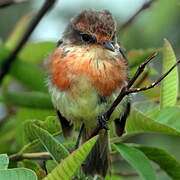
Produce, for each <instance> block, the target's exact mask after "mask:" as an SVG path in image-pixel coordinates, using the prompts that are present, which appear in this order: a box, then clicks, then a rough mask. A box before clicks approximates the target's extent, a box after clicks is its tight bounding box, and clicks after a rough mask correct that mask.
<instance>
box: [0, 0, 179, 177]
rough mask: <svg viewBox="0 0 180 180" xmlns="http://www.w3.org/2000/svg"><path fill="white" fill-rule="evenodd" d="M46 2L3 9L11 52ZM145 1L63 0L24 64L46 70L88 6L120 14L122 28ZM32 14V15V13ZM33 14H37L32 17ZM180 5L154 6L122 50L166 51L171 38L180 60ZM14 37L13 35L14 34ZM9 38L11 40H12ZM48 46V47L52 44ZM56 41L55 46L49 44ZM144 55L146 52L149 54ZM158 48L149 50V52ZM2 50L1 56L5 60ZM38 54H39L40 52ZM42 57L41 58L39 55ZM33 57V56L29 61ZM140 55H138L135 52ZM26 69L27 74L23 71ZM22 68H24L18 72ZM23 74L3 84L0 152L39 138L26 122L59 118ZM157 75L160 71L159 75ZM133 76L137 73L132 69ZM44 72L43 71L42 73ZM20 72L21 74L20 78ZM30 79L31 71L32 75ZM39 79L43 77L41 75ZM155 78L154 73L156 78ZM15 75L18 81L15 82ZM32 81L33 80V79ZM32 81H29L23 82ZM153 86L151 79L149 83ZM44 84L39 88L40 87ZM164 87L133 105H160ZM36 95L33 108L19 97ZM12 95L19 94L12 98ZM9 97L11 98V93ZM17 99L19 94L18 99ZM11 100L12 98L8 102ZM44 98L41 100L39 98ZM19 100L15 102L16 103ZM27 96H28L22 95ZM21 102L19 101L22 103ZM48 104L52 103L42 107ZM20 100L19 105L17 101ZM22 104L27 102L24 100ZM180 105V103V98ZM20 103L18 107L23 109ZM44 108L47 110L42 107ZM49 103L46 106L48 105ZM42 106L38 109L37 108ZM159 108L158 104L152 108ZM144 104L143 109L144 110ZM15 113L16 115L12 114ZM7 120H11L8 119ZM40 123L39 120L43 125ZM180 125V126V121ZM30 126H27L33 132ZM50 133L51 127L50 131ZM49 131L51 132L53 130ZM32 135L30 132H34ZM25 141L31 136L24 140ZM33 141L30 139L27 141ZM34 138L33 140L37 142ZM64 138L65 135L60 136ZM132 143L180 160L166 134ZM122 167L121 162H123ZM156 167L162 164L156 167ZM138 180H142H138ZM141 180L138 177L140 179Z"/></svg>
mask: <svg viewBox="0 0 180 180" xmlns="http://www.w3.org/2000/svg"><path fill="white" fill-rule="evenodd" d="M42 2H43V1H35V0H32V1H30V0H29V1H27V2H25V3H22V4H18V5H15V6H11V7H8V8H5V9H1V10H0V37H1V40H2V41H3V42H6V43H7V42H9V44H8V43H7V44H6V46H7V47H8V48H9V50H11V49H12V48H13V46H14V45H15V44H16V42H17V40H18V39H19V37H20V36H21V35H22V32H23V30H24V26H26V23H27V22H28V21H29V20H30V19H31V17H32V16H33V13H34V12H36V11H38V9H39V8H40V6H41V3H42ZM143 2H145V1H144V0H113V1H107V0H102V1H98V2H97V1H95V0H92V1H88V2H86V1H83V0H75V1H71V2H69V1H58V4H57V5H56V6H55V7H54V9H53V10H52V11H51V12H50V13H49V14H47V15H46V17H45V18H44V19H43V20H42V21H41V23H40V24H39V25H38V27H37V28H36V30H35V31H34V33H33V34H32V36H31V38H30V40H29V43H30V44H29V48H28V49H27V51H25V50H24V52H23V53H21V54H20V56H19V57H20V58H21V59H23V60H24V62H27V63H30V64H32V68H33V67H34V65H35V66H37V67H38V68H39V67H42V60H43V59H44V58H46V57H47V56H48V54H49V53H50V52H51V51H52V50H53V47H54V46H55V43H54V42H56V41H57V40H58V39H60V37H61V35H62V32H63V30H64V28H65V26H66V24H67V22H68V21H69V19H70V18H71V17H72V16H73V15H74V14H77V13H78V12H79V11H80V10H82V9H84V8H93V9H97V10H101V9H109V10H110V11H111V12H112V14H113V15H114V16H115V19H116V20H117V22H118V24H119V25H120V24H122V23H123V22H125V21H126V20H127V19H128V17H130V16H131V15H132V14H133V13H134V12H135V11H136V10H137V9H138V8H139V7H141V5H142V3H143ZM27 12H28V15H27ZM29 12H31V13H29ZM24 16H25V20H24V21H21V24H19V25H18V26H16V23H17V22H18V21H19V20H20V19H21V18H22V17H24ZM179 19H180V2H179V0H172V1H170V0H156V1H155V3H154V4H153V6H152V7H151V8H150V9H148V10H146V11H144V12H142V13H141V14H140V15H139V16H138V18H136V19H135V21H134V22H133V23H132V24H131V25H130V26H129V27H128V28H127V29H125V30H124V31H123V32H121V34H119V38H118V39H119V42H120V43H121V45H122V47H124V48H125V49H126V51H127V52H129V50H132V49H144V50H145V49H146V50H147V48H153V49H159V48H161V47H162V44H163V39H164V38H167V39H168V40H169V41H170V42H171V45H172V47H173V49H174V51H175V54H176V57H180V36H179V33H180V23H179ZM15 27H19V30H18V32H17V33H16V35H14V36H13V38H10V36H9V35H10V34H11V33H12V32H13V31H14V29H15ZM11 37H12V36H11ZM7 40H9V41H7ZM47 41H48V43H44V42H47ZM39 42H43V44H40V45H38V44H37V45H36V46H34V45H32V43H39ZM49 42H50V43H49ZM144 50H143V51H142V52H143V53H145V52H148V51H144ZM151 50H152V49H149V52H152V51H151ZM1 52H2V51H0V56H2V54H3V53H4V51H3V53H1ZM34 52H35V53H34ZM34 54H36V56H35V55H34ZM4 56H5V55H4ZM26 57H27V58H26ZM133 57H135V54H133ZM161 60H162V55H161V53H160V55H159V56H158V58H157V59H156V60H155V61H153V63H152V66H150V67H152V69H154V70H155V71H153V72H152V74H153V73H155V76H151V79H154V78H157V76H159V74H157V73H158V72H161V67H162V64H161V63H162V61H161ZM27 65H28V64H24V65H22V69H23V68H24V71H23V72H26V71H27V69H26V66H27ZM22 69H21V70H22ZM18 70H19V69H18ZM18 70H17V69H14V70H12V74H11V76H8V77H7V78H6V79H5V82H4V83H3V87H2V88H1V94H0V95H1V103H0V118H1V120H0V144H1V145H0V153H7V154H14V153H16V152H18V151H19V150H20V149H21V148H22V147H23V145H25V144H26V143H27V141H30V140H32V139H33V136H32V135H31V134H30V135H29V134H25V136H22V134H23V133H21V132H26V131H24V130H23V129H24V125H22V124H23V123H24V121H27V120H43V122H42V124H41V127H44V128H45V127H46V125H47V124H46V123H47V122H48V120H47V121H45V122H44V119H46V117H47V116H50V115H54V114H55V113H54V111H53V110H52V109H51V104H50V103H49V97H48V96H46V92H47V90H46V88H45V87H44V85H43V84H44V82H40V83H39V82H37V83H36V82H35V81H33V82H31V83H30V85H28V84H26V83H27V82H28V81H26V77H24V78H25V79H23V80H22V78H19V77H20V76H23V75H22V74H19V75H18ZM156 71H157V72H156ZM34 72H36V71H34V70H33V71H29V73H32V74H33V73H34ZM132 72H133V70H132ZM37 73H38V69H37ZM14 74H16V75H14ZM27 75H28V72H27ZM38 75H39V76H43V71H42V74H41V73H38ZM153 75H154V74H153ZM14 77H15V78H14ZM31 79H32V78H31ZM22 82H26V83H24V84H23V83H22ZM148 82H149V83H150V82H151V80H150V79H148ZM37 84H38V86H36V85H37ZM159 90H160V89H159V88H156V89H155V90H150V91H148V93H143V94H138V95H135V96H133V98H132V99H133V102H134V103H136V104H137V102H142V101H145V100H151V102H152V101H153V102H155V101H157V100H158V96H159ZM32 91H33V92H34V91H40V92H41V93H40V94H36V93H35V92H34V94H32V93H31V94H29V95H30V96H27V94H25V95H24V96H26V98H28V97H29V102H30V104H31V105H32V104H33V105H34V106H33V107H34V108H32V107H30V106H31V105H29V103H27V104H26V102H23V103H25V104H20V103H22V100H21V99H20V97H19V96H18V94H15V93H19V92H27V93H28V92H32ZM8 92H13V93H14V92H15V93H14V94H13V95H12V96H11V94H10V93H9V94H8ZM6 93H7V94H6ZM15 95H17V96H15ZM4 97H6V98H4ZM36 97H38V101H39V102H38V103H37V102H36ZM39 97H40V98H39ZM13 98H14V99H15V100H13ZM21 98H23V97H22V96H21ZM17 100H19V102H18V103H17ZM41 100H42V102H46V103H41ZM14 101H16V103H14ZM20 101H21V102H20ZM177 103H178V104H180V99H178V102H177ZM17 104H18V105H17ZM37 104H38V105H39V104H41V105H42V106H41V108H39V107H38V105H37ZM43 105H44V107H43ZM36 106H37V107H38V108H37V107H36ZM136 106H137V107H138V108H139V109H141V106H140V105H138V104H137V105H136ZM152 106H154V105H152ZM143 108H144V106H142V109H143ZM8 114H10V116H9V115H8ZM4 119H6V121H4ZM179 119H180V114H178V116H177V117H176V121H178V120H179ZM38 123H39V122H38ZM178 124H179V123H178ZM28 127H29V126H28V125H27V128H28ZM49 129H50V128H49ZM49 129H48V130H49ZM57 129H58V125H57V126H56V127H54V125H53V126H52V129H51V130H50V131H51V132H52V133H54V132H56V131H57ZM28 133H29V131H28ZM24 137H25V138H24ZM26 138H27V139H28V138H29V139H28V140H27V139H26ZM31 138H32V139H31ZM60 138H61V137H60ZM127 142H130V143H133V142H134V143H137V144H143V145H152V146H156V147H160V148H163V149H165V150H166V151H168V152H170V153H171V154H173V155H174V156H175V157H176V159H177V160H180V151H179V150H180V149H179V147H180V137H178V136H172V135H165V134H163V135H162V134H156V133H144V134H141V135H137V136H135V137H132V138H130V139H128V140H127ZM117 163H119V162H117ZM121 163H122V165H121V166H120V167H119V168H120V169H121V171H125V172H132V169H131V168H130V166H129V165H128V164H127V163H126V162H124V161H122V162H121ZM14 166H15V165H14V164H13V163H10V167H14ZM154 166H155V167H157V165H155V164H154ZM157 174H158V177H159V179H163V180H164V179H170V178H169V177H168V176H167V175H166V174H165V173H164V172H163V171H160V172H158V173H157ZM133 178H134V179H135V178H136V177H133ZM126 179H132V177H127V178H126ZM137 179H138V178H137Z"/></svg>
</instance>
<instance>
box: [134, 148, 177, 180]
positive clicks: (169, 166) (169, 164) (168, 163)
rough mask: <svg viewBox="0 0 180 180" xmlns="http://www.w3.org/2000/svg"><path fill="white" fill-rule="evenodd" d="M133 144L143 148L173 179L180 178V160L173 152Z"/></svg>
mask: <svg viewBox="0 0 180 180" xmlns="http://www.w3.org/2000/svg"><path fill="white" fill-rule="evenodd" d="M132 146H133V147H135V148H137V149H139V150H141V151H142V152H143V153H144V154H145V155H146V156H147V157H148V158H149V159H151V160H152V161H154V162H156V163H157V164H158V165H159V166H160V168H161V169H163V170H164V171H165V172H166V173H167V174H168V175H169V176H170V177H171V178H172V179H173V180H179V179H180V162H178V161H177V160H176V159H175V158H174V157H173V156H172V155H171V154H169V153H168V152H166V151H165V150H163V149H160V148H157V147H149V146H140V145H132Z"/></svg>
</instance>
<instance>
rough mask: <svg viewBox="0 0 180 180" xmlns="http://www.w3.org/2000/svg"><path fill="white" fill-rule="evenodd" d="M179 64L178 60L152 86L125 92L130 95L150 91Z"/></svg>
mask: <svg viewBox="0 0 180 180" xmlns="http://www.w3.org/2000/svg"><path fill="white" fill-rule="evenodd" d="M179 63H180V60H178V61H177V62H176V64H174V65H173V66H172V67H171V68H170V69H169V70H168V71H167V72H166V73H164V74H163V75H162V76H160V77H159V78H158V79H157V80H156V81H154V82H153V83H152V84H150V85H149V86H147V87H143V88H132V89H129V90H128V91H127V93H128V94H130V93H138V92H141V91H146V90H148V89H151V88H153V87H155V86H156V85H158V84H159V83H160V82H161V81H162V80H163V79H164V78H165V77H167V75H168V74H169V73H170V72H171V71H172V70H173V69H174V68H175V67H176V66H177V65H178V64H179Z"/></svg>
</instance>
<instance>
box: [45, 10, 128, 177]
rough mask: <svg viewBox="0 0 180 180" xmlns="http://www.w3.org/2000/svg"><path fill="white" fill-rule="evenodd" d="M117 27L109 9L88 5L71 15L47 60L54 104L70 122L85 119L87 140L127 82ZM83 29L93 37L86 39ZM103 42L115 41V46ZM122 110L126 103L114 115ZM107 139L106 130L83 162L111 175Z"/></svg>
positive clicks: (88, 167) (89, 171)
mask: <svg viewBox="0 0 180 180" xmlns="http://www.w3.org/2000/svg"><path fill="white" fill-rule="evenodd" d="M115 32H116V23H115V21H114V20H113V18H112V15H111V13H110V12H109V11H107V10H105V11H102V12H99V11H93V10H85V11H83V12H82V13H81V14H79V15H78V16H76V17H74V18H73V19H72V21H71V22H70V24H69V25H68V27H67V29H66V30H65V32H64V36H63V39H62V43H61V44H60V45H59V46H58V48H57V49H56V50H55V51H54V53H53V54H52V56H51V57H50V60H49V63H48V71H49V79H48V86H49V91H50V94H51V97H52V102H53V104H54V107H55V108H56V109H57V110H59V111H60V112H61V114H62V115H63V116H64V117H65V118H66V119H67V120H68V121H71V122H72V123H74V124H79V123H84V125H85V130H84V133H83V140H82V141H83V142H84V141H86V140H87V139H88V137H89V136H90V135H91V133H92V132H93V130H94V128H95V127H96V125H97V123H98V122H97V116H98V115H100V114H101V113H103V112H105V111H106V110H107V108H108V107H109V105H110V104H111V103H112V102H113V101H114V99H115V98H116V97H117V95H118V93H119V91H120V89H121V88H122V86H123V85H124V84H126V82H127V63H126V61H125V59H124V58H123V56H122V54H121V53H120V51H119V46H118V44H117V42H116V38H115ZM82 34H87V36H88V38H89V39H90V40H91V41H85V40H84V39H83V38H82ZM87 40H88V39H87ZM102 42H106V43H110V44H111V45H112V46H113V49H114V51H111V50H109V49H108V48H109V47H107V46H105V45H103V43H102ZM120 112H121V105H119V106H118V107H117V108H116V111H115V112H114V113H113V115H112V116H111V119H112V120H113V119H115V118H118V117H119V115H120ZM107 138H108V133H107V132H106V131H102V132H101V136H100V139H99V140H98V141H97V143H96V145H95V147H94V148H93V150H92V152H91V153H90V155H89V156H88V158H87V160H86V163H85V165H84V167H83V169H84V172H85V173H86V174H88V175H95V174H100V175H102V176H105V175H106V173H107V170H108V166H109V165H108V164H109V155H108V152H109V150H108V139H107ZM93 164H94V166H93Z"/></svg>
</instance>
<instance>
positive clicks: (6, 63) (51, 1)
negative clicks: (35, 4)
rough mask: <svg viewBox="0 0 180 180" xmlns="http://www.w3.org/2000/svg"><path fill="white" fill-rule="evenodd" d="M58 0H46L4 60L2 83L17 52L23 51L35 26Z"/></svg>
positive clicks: (0, 75) (1, 70)
mask: <svg viewBox="0 0 180 180" xmlns="http://www.w3.org/2000/svg"><path fill="white" fill-rule="evenodd" d="M55 2H56V0H46V1H45V3H44V4H43V6H42V8H41V9H40V11H39V12H38V13H37V15H36V16H35V17H34V18H33V20H32V22H31V23H30V25H29V26H28V28H27V30H26V32H25V33H24V35H23V37H22V39H21V40H20V42H19V43H18V45H17V46H16V48H15V49H14V50H13V51H12V53H11V54H10V56H9V57H8V58H7V59H6V60H5V61H4V62H3V64H2V66H1V69H0V83H2V80H3V78H4V77H5V75H6V74H7V73H8V72H9V70H10V67H11V65H12V63H13V62H14V61H15V58H16V56H17V54H18V53H19V52H20V51H21V49H22V48H23V46H24V45H25V43H26V42H27V40H28V39H29V37H30V35H31V34H32V32H33V30H34V29H35V27H36V26H37V25H38V23H39V22H40V20H41V19H42V17H43V16H44V15H45V14H46V13H47V12H48V11H49V10H50V8H51V7H52V6H53V5H54V3H55Z"/></svg>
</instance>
